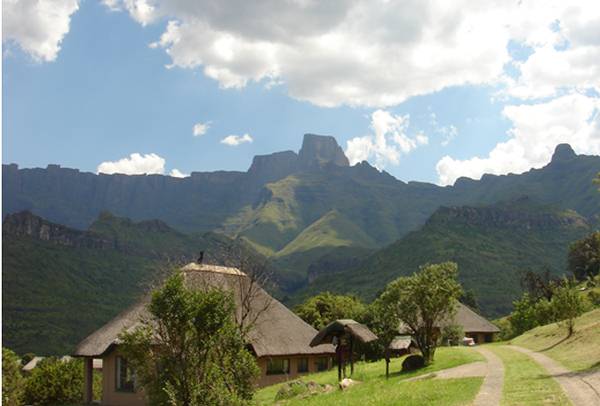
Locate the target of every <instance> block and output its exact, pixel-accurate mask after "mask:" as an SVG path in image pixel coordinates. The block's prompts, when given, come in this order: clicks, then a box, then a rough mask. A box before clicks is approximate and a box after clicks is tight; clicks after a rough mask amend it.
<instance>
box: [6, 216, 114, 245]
mask: <svg viewBox="0 0 600 406" xmlns="http://www.w3.org/2000/svg"><path fill="white" fill-rule="evenodd" d="M2 236H3V238H5V239H6V238H9V239H10V238H14V237H24V236H27V237H31V238H34V239H38V240H41V241H48V242H52V243H55V244H59V245H64V246H67V247H74V248H94V249H111V248H115V242H114V241H113V240H110V239H105V238H102V237H100V236H97V235H94V234H91V233H89V232H86V231H80V230H75V229H72V228H69V227H65V226H63V225H60V224H55V223H52V222H50V221H47V220H44V219H43V218H41V217H39V216H36V215H34V214H32V213H31V212H29V211H22V212H19V213H15V214H11V215H8V216H6V218H5V219H4V221H3V222H2Z"/></svg>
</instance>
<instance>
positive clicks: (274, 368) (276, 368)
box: [267, 358, 290, 375]
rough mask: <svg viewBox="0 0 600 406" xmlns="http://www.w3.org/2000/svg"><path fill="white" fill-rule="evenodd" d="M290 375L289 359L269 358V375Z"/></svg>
mask: <svg viewBox="0 0 600 406" xmlns="http://www.w3.org/2000/svg"><path fill="white" fill-rule="evenodd" d="M289 373H290V360H289V359H287V358H269V360H268V361H267V375H282V374H289Z"/></svg>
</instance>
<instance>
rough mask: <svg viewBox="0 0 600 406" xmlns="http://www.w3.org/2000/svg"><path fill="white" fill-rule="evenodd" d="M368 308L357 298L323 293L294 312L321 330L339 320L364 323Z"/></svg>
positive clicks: (299, 306) (309, 299)
mask: <svg viewBox="0 0 600 406" xmlns="http://www.w3.org/2000/svg"><path fill="white" fill-rule="evenodd" d="M366 308H367V307H366V305H365V304H364V303H363V302H361V301H360V299H358V298H357V297H355V296H346V295H334V294H332V293H330V292H323V293H319V294H318V295H316V296H313V297H311V298H308V299H307V300H306V301H305V302H304V303H302V304H300V305H298V306H296V308H295V309H294V312H295V313H296V314H297V315H298V316H300V318H301V319H302V320H304V321H305V322H307V323H308V324H310V325H311V326H313V327H314V328H316V329H317V330H320V329H322V328H323V327H325V326H326V325H328V324H329V323H331V322H332V321H334V320H338V319H354V320H356V321H362V318H363V317H364V315H365V311H366Z"/></svg>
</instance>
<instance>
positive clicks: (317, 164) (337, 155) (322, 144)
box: [298, 134, 350, 169]
mask: <svg viewBox="0 0 600 406" xmlns="http://www.w3.org/2000/svg"><path fill="white" fill-rule="evenodd" d="M298 162H299V165H300V167H301V169H315V168H321V167H324V166H326V165H327V164H333V165H337V166H350V162H349V161H348V158H346V155H344V151H343V150H342V148H341V147H340V146H339V145H338V143H337V141H336V140H335V138H333V137H331V136H328V135H316V134H305V135H304V141H303V142H302V148H301V149H300V153H299V154H298Z"/></svg>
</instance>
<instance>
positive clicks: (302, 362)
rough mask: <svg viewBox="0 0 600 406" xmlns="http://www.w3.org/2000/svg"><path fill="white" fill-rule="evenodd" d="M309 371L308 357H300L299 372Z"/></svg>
mask: <svg viewBox="0 0 600 406" xmlns="http://www.w3.org/2000/svg"><path fill="white" fill-rule="evenodd" d="M302 372H308V358H298V373H299V374H300V373H302Z"/></svg>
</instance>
